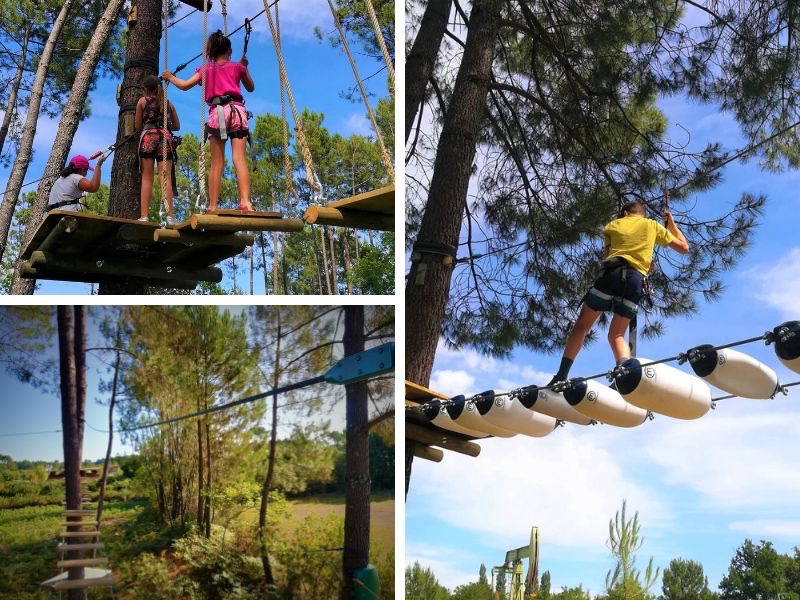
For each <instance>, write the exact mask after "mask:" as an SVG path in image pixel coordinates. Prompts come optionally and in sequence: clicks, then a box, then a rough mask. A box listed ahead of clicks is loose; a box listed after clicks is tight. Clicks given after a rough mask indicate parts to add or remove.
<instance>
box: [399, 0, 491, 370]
mask: <svg viewBox="0 0 800 600" xmlns="http://www.w3.org/2000/svg"><path fill="white" fill-rule="evenodd" d="M501 6H502V2H501V1H500V0H487V1H485V2H477V3H475V4H474V5H473V9H472V14H471V15H470V22H469V33H468V34H467V42H466V46H465V48H464V56H463V58H462V59H461V66H460V68H459V70H458V76H457V77H456V83H455V87H454V88H453V95H452V98H451V101H450V106H449V107H448V108H447V113H446V115H445V117H444V123H443V125H442V133H441V138H440V140H439V145H438V147H437V150H436V162H435V163H434V169H433V177H432V179H431V185H430V191H429V192H428V202H427V204H426V206H425V214H424V215H423V217H422V224H421V227H420V231H419V235H418V236H417V240H416V244H415V246H421V249H422V250H423V251H422V252H421V255H422V258H421V260H419V261H414V262H412V264H411V270H410V272H409V276H408V283H407V285H406V314H413V315H414V316H415V318H414V319H410V320H409V321H408V322H407V323H406V351H405V352H406V357H408V360H407V361H406V378H407V379H409V380H411V381H413V382H415V383H418V384H421V385H427V383H428V381H429V379H430V375H431V370H432V368H433V359H434V354H435V352H436V344H437V343H438V341H439V333H440V332H441V329H442V319H443V318H444V311H445V307H446V305H447V299H448V295H449V291H450V277H451V276H452V267H451V266H446V265H445V264H443V261H442V256H441V255H440V254H435V253H425V252H424V246H425V245H431V246H436V247H442V246H445V247H449V248H452V249H453V250H455V248H456V247H457V246H458V237H459V233H460V230H461V223H462V220H463V215H464V207H465V203H466V197H467V188H468V187H469V180H470V175H471V171H472V163H473V160H474V158H475V150H476V145H477V142H478V139H479V136H480V130H481V124H482V123H483V120H484V116H485V113H486V94H487V92H488V87H489V79H490V75H491V70H492V61H493V58H494V43H495V38H496V35H497V30H498V27H499V19H500V9H501Z"/></svg>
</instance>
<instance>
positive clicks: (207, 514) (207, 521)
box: [203, 406, 212, 538]
mask: <svg viewBox="0 0 800 600" xmlns="http://www.w3.org/2000/svg"><path fill="white" fill-rule="evenodd" d="M206 408H208V406H206ZM204 421H205V428H206V503H205V510H204V511H203V524H204V525H205V528H206V529H205V535H206V537H207V538H210V537H211V484H212V478H211V475H212V473H211V466H212V462H211V425H210V424H209V422H208V415H206V417H205V418H204Z"/></svg>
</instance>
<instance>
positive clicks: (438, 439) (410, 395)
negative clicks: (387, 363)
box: [405, 380, 486, 462]
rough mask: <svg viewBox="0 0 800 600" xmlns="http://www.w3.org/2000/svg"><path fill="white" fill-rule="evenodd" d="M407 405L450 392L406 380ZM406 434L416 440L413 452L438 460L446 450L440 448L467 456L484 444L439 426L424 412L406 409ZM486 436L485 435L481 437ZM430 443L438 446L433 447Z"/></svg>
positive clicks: (416, 403)
mask: <svg viewBox="0 0 800 600" xmlns="http://www.w3.org/2000/svg"><path fill="white" fill-rule="evenodd" d="M405 387H406V402H405V403H406V406H409V407H416V406H419V405H420V404H424V403H425V402H429V401H431V400H449V396H447V395H446V394H443V393H441V392H437V391H434V390H432V389H429V388H426V387H425V386H422V385H419V384H417V383H414V382H413V381H408V380H406V382H405ZM405 422H406V438H407V439H408V440H410V441H411V442H413V443H414V445H415V448H414V454H415V456H418V457H419V458H424V459H426V460H431V461H434V462H439V461H441V460H442V456H443V453H442V452H441V451H440V450H439V448H442V449H444V450H453V451H455V452H459V453H461V454H466V455H468V456H478V455H479V454H480V451H481V447H480V446H479V445H478V444H476V443H474V442H473V441H472V440H474V439H475V438H473V437H470V436H467V435H464V434H462V433H457V432H455V431H449V430H447V429H442V428H441V427H437V426H436V425H434V424H433V423H431V422H430V421H428V419H426V418H425V417H424V416H423V415H421V414H419V413H417V412H415V411H406V421H405ZM481 439H486V438H481ZM431 446H436V447H435V448H432V447H431Z"/></svg>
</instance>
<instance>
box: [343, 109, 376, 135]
mask: <svg viewBox="0 0 800 600" xmlns="http://www.w3.org/2000/svg"><path fill="white" fill-rule="evenodd" d="M344 127H345V131H346V132H347V133H346V135H353V134H355V135H363V136H365V137H373V138H374V137H375V131H374V130H373V129H372V123H370V121H369V119H368V118H367V117H365V116H364V115H363V114H361V113H355V114H352V115H350V116H349V117H348V118H347V120H346V121H345V124H344Z"/></svg>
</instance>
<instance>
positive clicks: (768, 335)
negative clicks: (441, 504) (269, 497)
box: [406, 331, 800, 412]
mask: <svg viewBox="0 0 800 600" xmlns="http://www.w3.org/2000/svg"><path fill="white" fill-rule="evenodd" d="M760 340H763V341H764V342H765V344H767V345H769V344H771V343H772V342H773V341H774V334H773V332H771V331H767V332H765V333H764V334H762V335H759V336H756V337H751V338H746V339H743V340H737V341H735V342H730V343H728V344H721V345H719V346H712V347H711V348H704V350H706V351H707V352H715V351H717V350H724V349H726V348H733V347H734V346H743V345H745V344H750V343H753V342H757V341H760ZM688 359H689V357H688V354H687V352H681V353H679V354H677V355H675V356H670V357H667V358H661V359H658V360H652V361H649V362H642V363H640V364H639V367H640V368H644V367H649V366H652V365H659V364H662V363H667V362H672V361H677V362H678V364H683V363H685V362H686V361H687V360H688ZM628 371H629V370H628V369H627V368H626V367H622V366H616V367H614V368H613V369H611V370H610V371H604V372H603V373H597V374H595V375H588V376H586V377H576V378H574V379H570V380H569V381H557V382H555V383H552V384H549V385H543V386H523V387H521V388H517V389H514V390H511V391H508V392H500V393H496V394H495V397H496V398H497V397H502V396H510V397H517V396H518V395H519V394H520V393H522V392H524V391H527V389H529V388H531V387H536V389H537V390H552V391H554V392H563V391H564V390H567V389H570V388H572V387H573V386H575V385H576V384H580V383H584V382H586V381H589V380H590V379H600V378H602V377H605V378H607V379H609V380H612V379H616V378H617V377H621V376H623V375H626V374H627V373H628ZM794 385H800V381H795V382H792V383H786V384H780V385H779V386H778V389H777V390H776V393H777V392H779V391H780V392H783V393H786V390H785V388H787V387H791V386H794ZM737 397H738V396H736V395H735V394H732V395H728V396H720V397H718V398H712V399H711V401H712V402H716V401H717V400H727V399H729V398H737ZM482 398H484V396H482V395H480V394H475V395H474V396H471V397H469V398H467V399H466V400H465V402H466V403H470V404H474V403H475V402H476V401H478V400H481V399H482ZM437 402H438V404H437V405H436V406H438V407H441V408H446V407H448V406H452V405H453V404H455V402H453V400H452V398H451V399H450V400H445V401H440V400H439V401H437ZM428 406H429V405H428V404H427V403H423V404H420V405H419V406H409V407H406V410H411V411H416V412H422V411H423V410H424V409H425V408H426V407H428Z"/></svg>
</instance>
